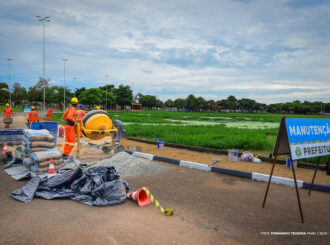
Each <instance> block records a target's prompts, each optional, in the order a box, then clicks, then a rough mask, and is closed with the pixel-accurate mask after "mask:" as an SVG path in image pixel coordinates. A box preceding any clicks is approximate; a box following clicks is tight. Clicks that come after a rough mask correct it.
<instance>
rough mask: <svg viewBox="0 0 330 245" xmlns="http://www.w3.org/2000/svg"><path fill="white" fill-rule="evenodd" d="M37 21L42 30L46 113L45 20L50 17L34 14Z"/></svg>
mask: <svg viewBox="0 0 330 245" xmlns="http://www.w3.org/2000/svg"><path fill="white" fill-rule="evenodd" d="M36 17H37V19H38V20H39V21H41V22H42V31H43V57H44V62H43V68H42V71H43V79H44V99H43V101H44V114H46V105H45V98H46V68H45V60H46V49H45V22H50V17H49V16H46V17H43V16H39V15H37V16H36Z"/></svg>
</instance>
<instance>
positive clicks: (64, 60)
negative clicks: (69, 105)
mask: <svg viewBox="0 0 330 245" xmlns="http://www.w3.org/2000/svg"><path fill="white" fill-rule="evenodd" d="M61 60H63V64H64V69H63V76H64V104H63V107H64V111H65V62H66V61H68V59H64V58H62V59H61Z"/></svg>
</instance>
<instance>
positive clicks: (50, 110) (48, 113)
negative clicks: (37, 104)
mask: <svg viewBox="0 0 330 245" xmlns="http://www.w3.org/2000/svg"><path fill="white" fill-rule="evenodd" d="M52 113H53V110H52V108H49V109H48V111H47V115H46V120H48V121H50V115H51V114H52Z"/></svg>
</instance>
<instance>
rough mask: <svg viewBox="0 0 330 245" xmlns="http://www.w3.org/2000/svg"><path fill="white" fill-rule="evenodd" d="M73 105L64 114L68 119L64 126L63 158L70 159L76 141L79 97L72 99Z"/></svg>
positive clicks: (65, 118)
mask: <svg viewBox="0 0 330 245" xmlns="http://www.w3.org/2000/svg"><path fill="white" fill-rule="evenodd" d="M71 105H72V106H71V107H70V108H69V109H68V110H67V111H66V112H65V113H64V114H63V117H62V118H63V119H64V120H65V121H66V124H65V126H64V132H65V140H64V150H63V155H62V159H64V160H65V159H68V156H69V155H70V153H71V151H72V149H73V148H74V145H75V142H76V133H75V128H74V125H75V123H76V114H77V113H76V107H77V105H78V99H77V98H75V97H74V98H72V99H71Z"/></svg>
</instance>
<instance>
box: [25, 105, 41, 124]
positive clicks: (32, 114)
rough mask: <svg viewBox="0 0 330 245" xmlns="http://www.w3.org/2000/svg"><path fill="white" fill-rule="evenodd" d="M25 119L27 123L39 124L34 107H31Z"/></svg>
mask: <svg viewBox="0 0 330 245" xmlns="http://www.w3.org/2000/svg"><path fill="white" fill-rule="evenodd" d="M26 119H27V121H28V122H29V123H34V122H39V115H38V112H37V111H36V108H35V107H34V106H31V111H30V112H29V114H28V116H27V118H26Z"/></svg>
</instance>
